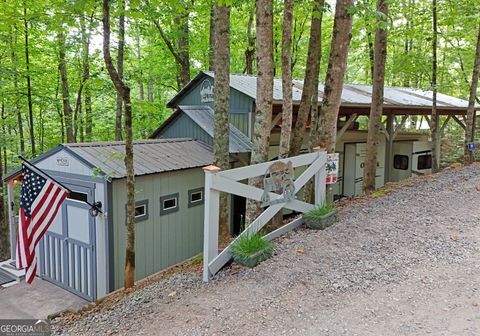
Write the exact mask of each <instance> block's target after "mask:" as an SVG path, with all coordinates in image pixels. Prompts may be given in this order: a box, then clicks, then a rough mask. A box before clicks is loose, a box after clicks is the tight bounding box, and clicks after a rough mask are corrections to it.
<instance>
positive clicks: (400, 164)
mask: <svg viewBox="0 0 480 336" xmlns="http://www.w3.org/2000/svg"><path fill="white" fill-rule="evenodd" d="M393 168H395V169H400V170H407V169H408V156H406V155H398V154H397V155H395V156H394V157H393Z"/></svg>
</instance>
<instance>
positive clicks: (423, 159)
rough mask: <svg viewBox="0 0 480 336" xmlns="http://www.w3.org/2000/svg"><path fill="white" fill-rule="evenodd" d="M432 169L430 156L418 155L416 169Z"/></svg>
mask: <svg viewBox="0 0 480 336" xmlns="http://www.w3.org/2000/svg"><path fill="white" fill-rule="evenodd" d="M431 168H432V154H425V155H420V156H419V157H418V164H417V169H418V170H423V169H431Z"/></svg>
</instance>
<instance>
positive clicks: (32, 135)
mask: <svg viewBox="0 0 480 336" xmlns="http://www.w3.org/2000/svg"><path fill="white" fill-rule="evenodd" d="M23 23H24V26H25V66H26V70H27V73H26V77H27V102H28V119H29V130H30V147H31V151H32V156H35V155H36V150H35V132H34V130H33V103H32V83H31V78H30V56H29V52H30V51H29V46H28V21H27V7H24V8H23Z"/></svg>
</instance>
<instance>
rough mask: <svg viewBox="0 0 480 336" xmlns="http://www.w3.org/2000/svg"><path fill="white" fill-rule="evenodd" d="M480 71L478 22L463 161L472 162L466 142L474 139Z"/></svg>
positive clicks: (479, 31)
mask: <svg viewBox="0 0 480 336" xmlns="http://www.w3.org/2000/svg"><path fill="white" fill-rule="evenodd" d="M479 73H480V22H479V25H478V35H477V47H476V49H475V61H474V65H473V72H472V82H471V83H470V97H469V99H468V109H467V122H466V126H467V127H466V129H465V156H464V157H465V159H464V161H465V163H472V162H473V155H472V153H473V152H471V151H469V150H467V143H469V142H473V141H474V140H475V118H476V113H475V99H476V97H477V88H478V77H479Z"/></svg>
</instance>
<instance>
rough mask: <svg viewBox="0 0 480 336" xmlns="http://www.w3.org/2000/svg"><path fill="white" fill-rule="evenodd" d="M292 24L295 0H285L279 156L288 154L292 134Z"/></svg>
mask: <svg viewBox="0 0 480 336" xmlns="http://www.w3.org/2000/svg"><path fill="white" fill-rule="evenodd" d="M292 25H293V0H285V1H284V2H283V28H282V94H283V103H282V130H281V134H280V149H279V157H287V156H288V153H289V151H290V137H291V135H292V113H293V103H292Z"/></svg>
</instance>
